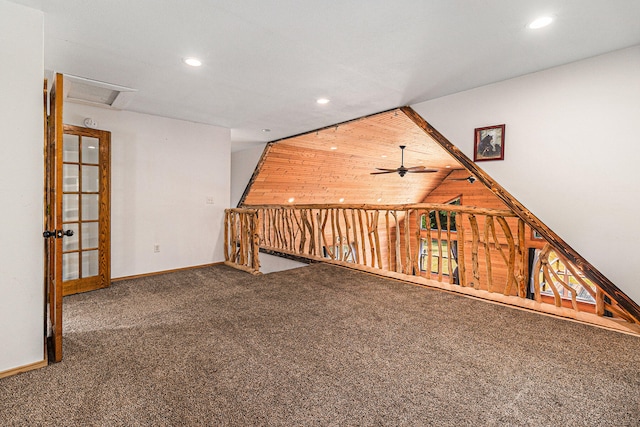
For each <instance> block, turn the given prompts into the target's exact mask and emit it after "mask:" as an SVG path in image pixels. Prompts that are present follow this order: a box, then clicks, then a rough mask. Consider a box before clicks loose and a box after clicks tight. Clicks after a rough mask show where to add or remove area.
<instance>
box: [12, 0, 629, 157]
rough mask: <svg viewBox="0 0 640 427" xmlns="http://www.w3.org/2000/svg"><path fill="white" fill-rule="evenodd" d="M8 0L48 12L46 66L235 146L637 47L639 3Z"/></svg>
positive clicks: (543, 0) (135, 107) (615, 0)
mask: <svg viewBox="0 0 640 427" xmlns="http://www.w3.org/2000/svg"><path fill="white" fill-rule="evenodd" d="M12 1H13V2H14V3H20V4H24V5H27V6H30V7H35V8H37V9H40V10H42V11H44V21H45V67H46V68H47V69H48V70H55V71H57V72H61V73H65V74H72V75H76V76H80V77H85V78H89V79H94V80H99V81H103V82H107V83H111V84H115V85H120V86H125V87H130V88H135V89H137V90H138V92H137V93H136V94H135V96H134V97H133V99H132V101H131V102H130V103H129V105H128V106H127V107H126V109H127V110H132V111H137V112H143V113H149V114H155V115H159V116H165V117H172V118H177V119H184V120H189V121H195V122H201V123H207V124H212V125H218V126H224V127H227V128H231V130H232V131H231V134H232V140H233V145H234V147H235V148H236V149H237V148H239V147H243V146H246V144H248V143H255V142H265V141H269V140H275V139H279V138H283V137H286V136H291V135H295V134H299V133H302V132H306V131H309V130H313V129H316V128H320V127H324V126H327V125H330V124H334V123H339V122H342V121H345V120H349V119H353V118H356V117H361V116H364V115H368V114H372V113H375V112H379V111H383V110H387V109H389V108H393V107H397V106H402V105H409V104H414V103H417V102H421V101H425V100H428V99H433V98H436V97H440V96H444V95H448V94H451V93H456V92H460V91H463V90H467V89H471V88H474V87H478V86H482V85H486V84H489V83H493V82H497V81H501V80H505V79H508V78H511V77H516V76H519V75H523V74H527V73H531V72H535V71H539V70H542V69H546V68H550V67H554V66H557V65H560V64H565V63H568V62H572V61H576V60H580V59H583V58H587V57H591V56H595V55H598V54H602V53H605V52H609V51H612V50H616V49H621V48H625V47H629V46H632V45H636V44H638V43H640V25H639V24H638V22H640V1H638V0H393V1H391V0H366V1H365V0H360V1H356V0H323V1H319V0H318V1H303V0H181V1H169V0H109V1H104V0H12ZM543 14H551V15H554V16H555V18H556V19H555V22H554V23H553V24H552V25H551V26H549V27H546V28H543V29H540V30H536V31H534V30H530V29H528V28H527V27H526V26H527V23H528V22H529V21H531V20H532V19H533V18H536V17H537V16H539V15H543ZM188 56H196V57H199V58H201V59H202V61H203V63H204V64H203V66H202V67H200V68H190V67H188V66H186V65H185V64H183V63H182V59H183V58H184V57H188ZM320 97H327V98H329V99H330V100H331V102H330V103H329V104H327V105H318V104H316V102H315V100H316V99H317V98H320ZM487 102H491V101H490V100H487ZM523 102H526V101H525V100H523ZM264 128H269V129H271V132H269V133H265V132H262V129H264Z"/></svg>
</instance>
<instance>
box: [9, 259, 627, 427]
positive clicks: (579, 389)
mask: <svg viewBox="0 0 640 427" xmlns="http://www.w3.org/2000/svg"><path fill="white" fill-rule="evenodd" d="M64 313H65V324H64V328H65V337H64V340H65V341H64V351H65V354H64V360H63V362H62V363H59V364H56V365H51V366H49V367H47V368H44V369H41V370H37V371H31V372H28V373H25V374H21V375H17V376H14V377H9V378H5V379H2V380H0V425H2V426H40V425H52V426H67V425H68V426H90V425H96V426H168V425H172V426H183V425H194V426H209V425H211V426H250V425H270V426H314V425H318V426H334V425H336V426H337V425H344V426H354V425H367V426H370V425H388V426H399V425H410V426H428V425H434V426H494V425H507V426H563V427H564V426H618V427H620V426H638V425H640V394H639V392H640V338H638V337H634V336H629V335H624V334H620V333H616V332H610V331H606V330H602V329H597V328H594V327H590V326H585V325H582V324H577V323H572V322H568V321H563V320H559V319H554V318H550V317H546V316H542V315H537V314H534V313H528V312H524V311H520V310H515V309H511V308H507V307H502V306H498V305H494V304H489V303H485V302H481V301H476V300H473V299H469V298H464V297H460V296H457V295H452V294H448V293H444V292H439V291H433V290H429V289H424V288H420V287H416V286H413V285H408V284H403V283H399V282H396V281H391V280H385V279H382V278H378V277H374V276H371V275H367V274H364V273H359V272H355V271H350V270H346V269H342V268H339V267H335V266H331V265H325V264H313V265H311V266H309V267H305V268H300V269H296V270H289V271H284V272H280V273H273V274H268V275H264V276H251V275H249V274H246V273H243V272H240V271H236V270H233V269H231V268H228V267H225V266H215V267H209V268H203V269H197V270H190V271H185V272H179V273H171V274H166V275H161V276H153V277H148V278H144V279H135V280H128V281H122V282H117V283H115V284H114V285H112V287H111V288H109V289H105V290H100V291H95V292H91V293H87V294H83V295H75V296H71V297H67V298H65V301H64Z"/></svg>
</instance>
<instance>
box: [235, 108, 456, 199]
mask: <svg viewBox="0 0 640 427" xmlns="http://www.w3.org/2000/svg"><path fill="white" fill-rule="evenodd" d="M400 145H405V146H406V147H407V148H406V149H405V155H404V166H405V167H411V166H425V167H426V168H429V169H437V170H438V171H437V172H435V173H419V174H411V173H409V174H407V175H405V176H404V177H400V176H399V175H398V174H397V173H391V174H384V175H371V172H375V170H376V169H375V168H389V169H393V168H397V167H399V166H400V163H401V150H400V148H399V146H400ZM460 169H464V168H463V166H462V165H461V164H460V163H458V162H457V161H456V160H455V159H454V158H453V157H452V156H451V155H450V154H449V153H448V152H447V151H446V150H445V149H444V148H442V147H441V146H440V145H439V144H438V143H437V142H436V141H435V140H433V139H432V138H431V137H430V136H429V135H428V134H426V133H425V132H424V131H423V130H422V129H420V128H419V127H418V126H416V125H415V123H414V122H413V121H412V120H411V119H409V118H408V117H407V116H406V115H405V114H404V113H403V112H402V111H401V110H399V109H394V110H390V111H386V112H383V113H379V114H374V115H371V116H367V117H363V118H360V119H356V120H353V121H349V122H345V123H341V124H338V125H334V126H331V127H327V128H324V129H321V130H317V131H312V132H309V133H305V134H302V135H298V136H294V137H291V138H287V139H283V140H279V141H275V142H272V143H270V144H269V145H267V147H266V148H265V152H264V154H263V157H262V161H261V163H260V164H259V165H258V167H257V169H256V171H255V173H254V175H253V178H252V181H251V183H250V184H249V187H248V188H247V191H246V192H245V198H244V204H245V205H263V204H278V205H280V204H324V203H328V204H333V203H345V204H364V203H368V204H404V203H419V202H421V201H423V200H424V198H425V197H426V196H427V195H428V194H429V193H430V192H431V191H432V190H433V189H435V188H436V187H437V186H438V185H439V184H440V183H441V182H442V181H443V180H444V179H445V178H446V177H447V176H448V175H449V174H450V173H451V172H452V171H455V170H460ZM291 199H293V200H294V201H293V202H290V200H291ZM241 203H242V202H241Z"/></svg>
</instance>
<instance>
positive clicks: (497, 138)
mask: <svg viewBox="0 0 640 427" xmlns="http://www.w3.org/2000/svg"><path fill="white" fill-rule="evenodd" d="M474 134H475V138H474V143H473V161H474V162H482V161H487V160H504V134H505V125H504V124H502V125H495V126H487V127H483V128H476V129H475V130H474Z"/></svg>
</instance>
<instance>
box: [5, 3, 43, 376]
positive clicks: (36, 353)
mask: <svg viewBox="0 0 640 427" xmlns="http://www.w3.org/2000/svg"><path fill="white" fill-rule="evenodd" d="M0 28H2V36H0V58H1V60H0V129H2V136H1V137H0V144H1V145H2V156H0V201H1V203H2V205H1V206H2V208H1V209H0V218H2V224H3V230H2V237H1V238H0V343H1V344H0V348H1V350H0V372H3V371H8V370H10V369H13V368H17V367H21V366H25V365H29V364H32V363H36V362H40V361H42V360H44V312H43V304H44V285H43V275H44V272H43V239H42V213H43V209H42V200H43V199H42V197H43V162H44V159H43V155H42V149H43V113H42V108H43V105H42V82H43V78H44V75H43V67H44V62H43V16H42V13H41V12H39V11H36V10H33V9H28V8H25V7H23V6H18V5H15V4H13V3H8V2H6V1H4V0H0Z"/></svg>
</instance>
